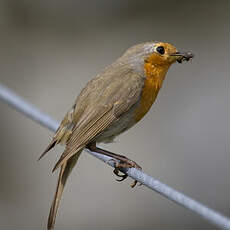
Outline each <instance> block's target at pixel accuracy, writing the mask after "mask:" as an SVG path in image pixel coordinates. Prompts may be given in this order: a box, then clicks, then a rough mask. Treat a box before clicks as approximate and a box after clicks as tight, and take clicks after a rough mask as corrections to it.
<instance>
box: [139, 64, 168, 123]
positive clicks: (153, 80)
mask: <svg viewBox="0 0 230 230" xmlns="http://www.w3.org/2000/svg"><path fill="white" fill-rule="evenodd" d="M168 68H169V66H154V65H152V64H151V63H149V62H147V63H145V64H144V70H145V76H146V78H145V83H144V87H143V90H142V93H141V99H140V102H139V105H138V106H137V108H136V110H135V121H136V122H137V121H139V120H140V119H141V118H142V117H143V116H144V115H145V114H146V113H147V112H148V111H149V109H150V108H151V106H152V104H153V103H154V101H155V100H156V97H157V94H158V92H159V90H160V88H161V86H162V83H163V81H164V78H165V75H166V73H167V71H168Z"/></svg>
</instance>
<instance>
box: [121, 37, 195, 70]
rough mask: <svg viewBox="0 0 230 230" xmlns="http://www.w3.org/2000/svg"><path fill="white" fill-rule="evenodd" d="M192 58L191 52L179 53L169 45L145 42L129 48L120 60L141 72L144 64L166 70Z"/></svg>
mask: <svg viewBox="0 0 230 230" xmlns="http://www.w3.org/2000/svg"><path fill="white" fill-rule="evenodd" d="M193 56H194V55H193V54H192V53H191V52H179V51H178V50H177V49H176V47H175V46H173V45H171V44H169V43H165V42H146V43H142V44H138V45H135V46H133V47H131V48H129V49H128V50H127V51H126V52H125V53H124V55H123V56H122V58H123V59H125V60H126V61H128V62H129V63H130V64H131V66H133V67H134V68H136V69H137V70H139V71H141V70H143V66H144V64H145V63H149V64H151V65H152V66H153V67H156V68H158V67H159V68H165V69H168V68H169V67H170V65H171V64H173V63H175V62H178V63H182V62H183V61H189V60H190V59H192V58H193Z"/></svg>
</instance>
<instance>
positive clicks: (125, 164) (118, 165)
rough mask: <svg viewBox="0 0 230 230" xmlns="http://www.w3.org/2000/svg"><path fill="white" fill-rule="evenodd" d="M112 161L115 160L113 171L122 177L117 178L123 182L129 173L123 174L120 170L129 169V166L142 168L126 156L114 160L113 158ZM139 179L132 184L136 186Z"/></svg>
mask: <svg viewBox="0 0 230 230" xmlns="http://www.w3.org/2000/svg"><path fill="white" fill-rule="evenodd" d="M112 161H113V162H114V170H113V173H114V174H115V175H116V176H118V177H120V178H121V179H116V180H117V181H119V182H121V181H123V180H125V179H126V178H127V177H128V175H127V174H126V173H123V174H120V173H119V172H120V170H121V169H127V168H136V169H138V170H142V168H141V167H140V166H139V165H138V164H137V163H136V162H135V161H132V160H130V159H128V158H126V157H124V159H123V160H120V161H118V160H114V159H112ZM137 182H138V181H136V180H134V182H133V183H132V184H131V185H130V186H131V187H132V188H134V187H135V186H136V184H137ZM140 185H142V184H141V183H140V184H139V186H140Z"/></svg>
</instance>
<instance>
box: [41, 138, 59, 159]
mask: <svg viewBox="0 0 230 230" xmlns="http://www.w3.org/2000/svg"><path fill="white" fill-rule="evenodd" d="M56 144H58V143H57V140H56V139H53V140H52V141H51V143H50V144H49V145H48V146H47V148H46V149H45V151H44V152H43V153H42V155H41V156H40V157H39V158H38V161H39V160H41V158H42V157H44V156H45V155H46V153H47V152H49V151H50V149H52V148H53V147H54V146H55V145H56Z"/></svg>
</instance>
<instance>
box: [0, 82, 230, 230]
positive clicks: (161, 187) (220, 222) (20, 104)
mask: <svg viewBox="0 0 230 230" xmlns="http://www.w3.org/2000/svg"><path fill="white" fill-rule="evenodd" d="M0 99H1V100H2V101H4V102H5V103H7V104H8V105H10V106H11V107H13V108H14V109H16V110H17V111H19V112H21V113H22V114H24V115H26V116H27V117H29V118H30V119H32V120H34V121H36V122H37V123H39V124H41V125H43V126H44V127H46V128H48V129H49V130H51V131H53V132H55V131H56V130H57V128H58V126H59V122H57V121H55V120H54V119H52V118H51V117H50V116H48V115H46V114H45V113H43V112H41V111H40V110H39V109H37V108H36V107H35V106H33V105H32V104H30V103H28V102H27V101H25V100H24V99H22V98H21V97H20V96H18V95H17V94H15V93H14V92H12V91H11V90H10V89H8V88H7V87H5V86H3V85H2V84H0ZM86 151H87V152H88V153H90V154H91V155H93V156H95V157H96V158H98V159H100V160H102V161H104V162H106V163H107V164H109V165H110V166H112V167H114V162H113V161H111V159H112V158H110V157H107V156H104V155H101V154H99V153H95V152H91V151H89V150H86ZM123 172H125V173H127V174H128V176H130V177H131V178H133V179H134V180H137V181H138V182H140V183H141V184H143V185H145V186H147V187H148V188H150V189H152V190H154V191H156V192H158V193H159V194H161V195H163V196H164V197H166V198H168V199H169V200H172V201H174V202H175V203H177V204H179V205H181V206H183V207H185V208H187V209H189V210H191V211H193V212H194V213H197V214H198V215H199V216H201V217H203V218H204V219H206V220H207V221H209V222H210V223H212V224H214V225H216V226H217V227H219V228H220V229H225V230H230V219H229V218H227V217H225V216H223V215H222V214H220V213H218V212H216V211H214V210H212V209H210V208H208V207H207V206H205V205H203V204H201V203H199V202H197V201H195V200H193V199H191V198H190V197H188V196H186V195H184V194H182V193H180V192H178V191H176V190H175V189H173V188H171V187H169V186H168V185H166V184H164V183H162V182H160V181H158V180H156V179H154V178H153V177H151V176H149V175H147V174H145V173H144V172H142V171H139V170H137V169H135V168H131V169H127V170H124V171H123Z"/></svg>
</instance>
